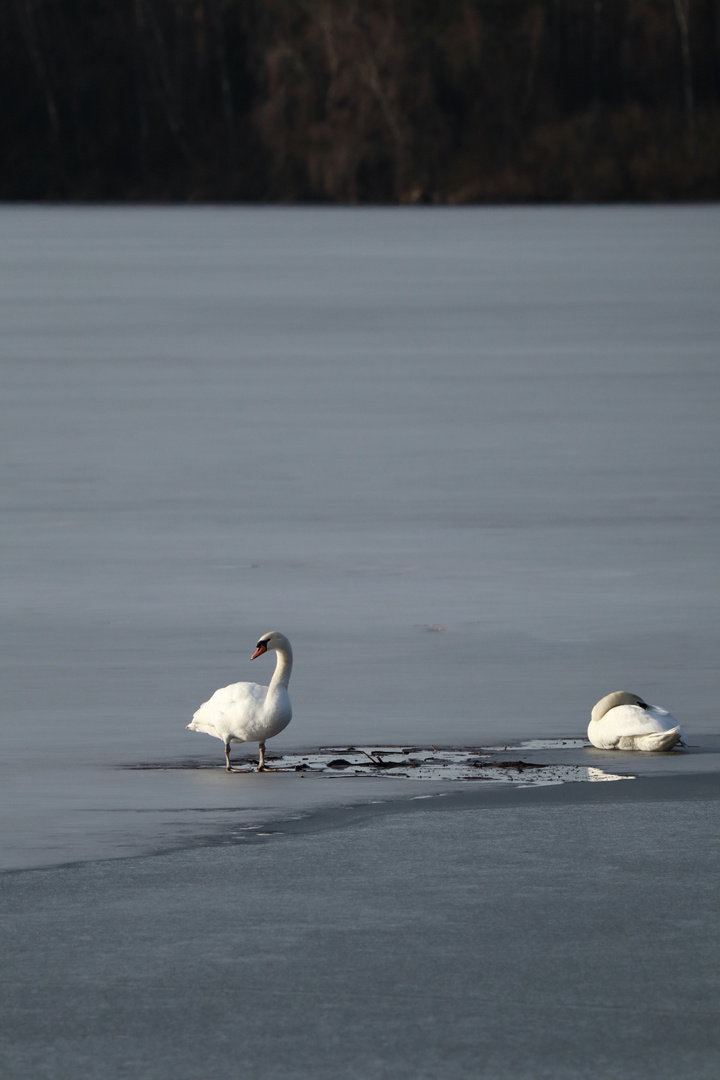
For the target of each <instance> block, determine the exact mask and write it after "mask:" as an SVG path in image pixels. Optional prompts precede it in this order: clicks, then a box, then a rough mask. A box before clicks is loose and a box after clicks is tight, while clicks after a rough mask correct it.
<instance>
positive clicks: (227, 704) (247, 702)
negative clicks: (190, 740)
mask: <svg viewBox="0 0 720 1080" xmlns="http://www.w3.org/2000/svg"><path fill="white" fill-rule="evenodd" d="M267 692H268V688H267V686H261V685H260V684H259V683H250V682H240V683H232V685H230V686H223V687H221V688H220V689H219V690H216V691H215V693H214V694H213V696H212V697H211V698H209V699H208V701H205V702H203V704H202V705H201V706H200V708H199V709H198V710H197V711H196V712H195V713H194V715H193V718H192V723H191V724H188V727H189V729H190V730H191V731H204V732H206V733H207V734H208V735H216V736H217V737H218V738H219V739H222V738H224V736H225V735H226V733H227V732H228V731H231V730H232V729H233V726H234V724H235V722H236V720H237V719H238V717H241V718H243V719H244V720H246V721H247V719H248V718H251V717H253V716H254V715H255V714H256V713H257V711H258V710H259V709H261V708H262V706H263V705H264V703H265V698H266V697H267Z"/></svg>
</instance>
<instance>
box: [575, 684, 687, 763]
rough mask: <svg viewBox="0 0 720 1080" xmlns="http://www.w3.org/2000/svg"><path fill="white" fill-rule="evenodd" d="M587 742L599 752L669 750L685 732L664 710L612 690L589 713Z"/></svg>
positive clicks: (622, 691) (683, 738)
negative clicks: (611, 692)
mask: <svg viewBox="0 0 720 1080" xmlns="http://www.w3.org/2000/svg"><path fill="white" fill-rule="evenodd" d="M588 739H589V740H590V742H591V743H592V744H593V746H597V747H598V748H599V749H600V750H672V748H673V746H675V745H676V743H679V742H685V732H684V731H683V729H682V728H681V727H680V725H679V724H678V722H677V720H676V719H675V717H674V716H671V715H670V713H669V712H668V711H667V710H666V709H661V708H660V706H659V705H648V704H647V702H645V701H643V699H642V698H640V697H638V696H637V694H628V693H627V691H625V690H616V691H615V692H614V693H613V694H606V695H605V697H604V698H601V699H600V701H598V703H597V705H596V706H595V708H594V709H593V711H592V714H591V719H590V725H589V727H588Z"/></svg>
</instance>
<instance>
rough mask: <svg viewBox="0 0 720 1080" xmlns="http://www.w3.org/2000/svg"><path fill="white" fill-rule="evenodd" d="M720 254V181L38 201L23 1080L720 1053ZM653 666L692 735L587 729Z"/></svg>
mask: <svg viewBox="0 0 720 1080" xmlns="http://www.w3.org/2000/svg"><path fill="white" fill-rule="evenodd" d="M719 271H720V214H719V213H718V210H717V208H716V207H676V208H672V209H670V208H665V207H644V208H641V207H632V208H628V207H614V208H533V209H454V210H423V209H407V210H405V209H397V210H396V209H393V210H391V209H387V210H382V209H372V210H371V209H367V210H366V209H363V210H359V209H358V210H342V209H337V210H336V209H278V208H275V209H258V208H255V209H249V208H239V209H238V208H197V209H177V208H173V209H158V208H138V209H120V208H118V209H113V208H93V209H83V208H70V209H66V208H22V207H12V208H11V207H6V208H4V209H2V210H0V345H1V347H2V353H1V355H2V361H1V364H0V376H1V378H2V396H1V400H0V411H1V420H2V423H1V425H0V432H1V437H2V440H3V445H2V455H1V456H0V474H1V476H2V484H1V485H0V506H1V507H2V518H3V568H4V574H3V579H2V599H3V610H4V616H5V617H4V620H3V624H2V651H1V656H2V666H3V671H2V676H3V694H2V705H1V712H0V737H1V740H2V743H1V749H2V756H1V759H0V784H1V785H2V787H1V791H2V798H1V801H0V809H1V810H2V820H1V821H0V852H1V853H2V854H1V861H0V867H2V868H3V869H5V870H15V871H22V872H21V873H5V874H2V875H0V887H2V890H3V895H4V898H5V903H6V907H5V909H4V910H6V914H7V920H6V930H7V935H8V936H7V941H6V943H5V948H4V955H5V961H6V962H5V967H4V980H3V982H4V989H3V995H4V997H3V1002H2V1006H3V1007H2V1009H1V1010H0V1016H2V1018H3V1019H2V1020H0V1026H1V1027H2V1031H0V1035H2V1038H3V1042H2V1045H3V1050H2V1051H1V1052H0V1067H2V1068H3V1069H4V1070H5V1072H6V1073H7V1075H17V1076H24V1077H33V1078H36V1077H37V1078H45V1077H48V1078H52V1080H65V1078H66V1077H67V1078H68V1080H69V1078H73V1080H74V1078H75V1077H77V1076H84V1077H87V1078H89V1080H92V1078H94V1077H97V1078H98V1080H114V1078H115V1077H117V1078H118V1080H121V1078H123V1077H126V1076H128V1075H133V1076H142V1077H144V1078H145V1077H147V1078H149V1080H164V1078H165V1077H168V1078H170V1077H172V1078H173V1080H185V1078H187V1080H196V1077H197V1076H200V1075H205V1074H207V1073H208V1071H210V1072H212V1074H213V1075H214V1076H216V1077H218V1078H224V1077H228V1080H230V1078H234V1077H235V1076H236V1075H237V1074H238V1073H237V1070H238V1067H239V1063H240V1064H244V1065H245V1067H246V1069H250V1071H251V1072H252V1075H253V1076H254V1077H258V1078H259V1080H277V1077H279V1076H293V1077H297V1078H303V1077H305V1076H307V1077H308V1078H310V1077H313V1078H317V1077H328V1080H330V1078H333V1080H334V1078H336V1077H338V1076H339V1075H342V1076H343V1077H348V1078H353V1077H357V1078H358V1080H376V1078H377V1080H385V1078H386V1077H387V1076H393V1077H396V1078H399V1080H405V1078H407V1080H424V1078H427V1080H435V1078H436V1077H437V1076H440V1075H442V1076H443V1077H445V1078H447V1080H459V1078H462V1080H466V1078H467V1080H475V1078H476V1077H478V1076H479V1075H482V1076H484V1077H488V1080H489V1078H495V1077H502V1078H503V1080H505V1078H506V1077H509V1076H512V1077H513V1080H524V1078H527V1080H538V1078H539V1077H545V1076H547V1077H548V1080H559V1078H560V1080H565V1078H567V1080H578V1078H584V1077H587V1078H588V1080H590V1078H596V1077H598V1076H613V1077H616V1078H618V1080H628V1078H633V1080H634V1078H637V1080H641V1078H642V1077H645V1076H647V1075H648V1072H652V1074H653V1075H654V1076H655V1077H657V1078H658V1080H665V1078H667V1080H675V1078H676V1077H677V1076H679V1075H681V1074H683V1070H685V1072H686V1073H687V1071H688V1070H690V1072H691V1073H692V1075H693V1076H694V1077H697V1078H698V1080H700V1078H704V1077H706V1076H707V1077H710V1076H711V1075H712V1076H714V1075H715V1072H716V1065H717V1041H716V1038H715V1035H714V1034H713V1030H714V1029H713V1022H712V1016H711V1010H712V1009H714V1004H715V1002H716V994H717V986H716V981H715V982H714V981H713V980H714V979H716V972H717V965H716V963H715V962H714V957H715V956H716V953H715V952H714V951H713V950H714V948H715V946H716V944H717V922H716V917H715V908H716V897H717V892H716V884H717V870H716V868H715V864H714V863H713V862H712V858H713V854H712V836H713V828H714V821H715V820H716V816H717V801H718V783H717V781H718V776H719V775H720V742H719V741H718V734H719V728H720V724H719V722H718V708H717V702H718V693H717V670H716V669H717V656H718V645H719V644H720V642H719V641H718V638H719V633H718V629H719V628H718V619H717V595H718V585H719V584H720V572H719V564H720V558H719V552H720V546H719V545H718V516H719V515H720V500H718V449H719V445H718V444H719V442H720V423H719V422H718V420H719V417H718V391H719V390H720V362H719V358H718V346H719V344H720V306H719V305H718V304H717V283H718V280H719V279H720V273H719ZM270 629H279V630H282V631H284V632H285V633H287V634H288V635H289V637H290V638H291V640H292V643H293V646H294V650H295V661H296V666H295V671H294V673H293V677H292V681H291V685H290V691H291V696H292V699H293V703H294V709H295V715H294V719H293V721H292V723H291V725H290V727H289V728H287V729H286V730H285V731H284V732H283V733H282V734H281V735H280V736H279V737H278V738H277V739H275V740H273V741H272V742H271V743H270V744H269V745H268V750H269V751H270V752H271V753H272V754H278V755H282V757H281V761H282V760H284V761H285V763H286V764H287V765H292V768H289V770H288V771H287V772H277V773H268V774H260V775H258V774H255V773H252V772H241V773H238V774H236V775H227V774H226V773H225V772H224V761H223V756H222V745H221V743H220V742H218V741H217V740H214V739H211V738H209V737H207V736H205V735H198V734H194V733H191V732H188V731H186V730H185V725H186V724H187V723H188V721H189V719H190V717H191V715H192V713H193V711H194V710H195V709H196V708H197V706H198V705H199V704H200V703H201V702H202V701H204V700H206V699H207V698H208V697H209V696H210V694H211V693H212V691H213V690H214V689H215V688H216V687H218V686H222V685H225V684H227V683H230V682H234V681H236V680H238V679H255V680H259V681H267V680H269V677H270V675H271V671H272V663H271V661H270V660H269V658H267V657H265V658H260V659H258V660H257V661H256V662H254V663H253V664H252V665H251V664H250V662H249V657H250V654H251V652H252V651H253V648H254V645H255V642H256V640H257V638H258V636H259V635H260V634H261V633H262V632H264V631H266V630H270ZM620 688H623V689H627V690H631V691H635V692H636V693H638V694H641V695H642V696H643V697H645V699H646V700H649V701H651V702H656V703H658V704H661V705H664V706H665V707H667V708H669V709H670V710H671V711H672V713H673V714H674V715H675V716H676V717H677V718H678V720H679V721H680V722H681V723H682V724H683V726H684V727H685V728H686V730H687V732H688V735H689V739H690V744H691V745H690V747H689V749H688V750H686V751H679V752H677V753H675V752H673V753H672V754H664V755H663V754H613V753H608V752H603V751H596V750H593V749H589V748H587V746H586V744H585V742H584V736H585V732H586V727H587V722H588V719H589V714H590V709H591V707H592V705H593V704H594V703H595V701H596V700H597V699H599V698H600V697H601V696H603V695H604V694H606V693H607V692H609V691H611V690H615V689H620ZM319 747H324V748H328V750H332V753H333V754H335V751H337V756H338V757H339V758H344V759H345V760H348V761H349V766H345V767H342V768H339V769H335V771H334V772H333V774H332V778H331V779H330V773H331V770H330V762H331V761H332V760H335V758H334V757H332V756H330V757H328V756H327V755H326V756H325V757H323V756H322V755H321V754H319V752H318V748H319ZM388 747H393V748H394V750H397V749H398V748H399V750H400V751H402V749H403V748H405V749H407V750H409V751H410V752H411V753H412V752H413V751H412V748H425V751H424V753H425V757H427V756H428V753H429V754H430V756H433V757H434V758H435V759H436V761H435V764H434V765H433V766H432V768H433V769H434V770H435V771H433V772H432V773H428V774H427V775H423V778H421V779H420V780H418V781H416V782H412V783H410V782H409V777H408V778H404V777H403V776H402V775H400V774H399V773H398V772H397V771H394V770H393V769H385V770H383V769H381V768H380V767H379V766H378V767H377V768H376V769H375V773H378V775H364V774H363V771H362V770H363V768H365V770H366V772H370V771H371V767H370V766H368V767H365V766H361V765H359V764H358V762H359V761H360V760H362V758H363V754H362V753H360V754H359V755H358V756H357V757H355V756H353V752H351V750H350V748H355V751H357V750H358V749H359V750H360V751H364V752H365V757H367V755H368V754H370V755H371V757H372V756H373V755H375V757H376V758H377V753H376V751H377V750H378V749H380V750H382V748H388ZM428 748H429V750H428ZM433 748H435V749H434V750H433ZM460 748H467V749H466V750H463V751H462V752H461V750H460ZM493 748H495V749H494V750H493ZM394 750H393V752H394ZM245 751H247V752H248V753H249V754H252V753H254V752H255V751H256V747H254V746H250V747H237V748H235V749H234V756H235V757H236V758H237V759H238V761H240V760H241V759H242V758H243V757H245V756H246V755H245ZM487 753H490V757H486V758H483V755H484V754H487ZM473 754H474V755H475V758H476V759H477V760H482V761H484V764H483V766H482V768H480V767H479V766H477V765H472V764H471V765H470V766H466V765H463V766H462V768H463V769H465V770H466V771H465V773H463V777H464V778H463V777H461V778H460V779H458V777H457V776H451V777H449V778H448V773H447V771H445V772H443V771H442V770H443V769H446V768H450V767H451V766H452V767H455V765H456V764H457V762H458V761H460V760H461V761H463V762H467V761H468V760H470V758H471V757H472V755H473ZM458 755H460V756H459V757H458ZM469 755H470V756H469ZM416 757H417V755H416ZM303 759H307V762H310V764H311V766H318V767H319V766H322V769H321V774H320V775H317V774H314V773H311V772H307V771H306V772H305V773H303V771H295V768H294V766H295V765H299V764H302V762H303ZM511 760H522V761H526V762H528V763H529V766H530V767H525V766H523V767H522V768H520V769H516V770H515V772H513V769H512V768H507V767H505V766H506V765H507V763H508V762H509V761H511ZM438 762H439V764H438ZM503 763H505V764H503ZM426 766H427V767H428V768H429V767H430V766H429V764H428V763H425V764H424V765H423V767H426ZM486 766H487V767H486ZM418 768H420V766H418ZM468 770H470V771H471V772H472V770H474V772H472V775H476V776H480V775H484V774H487V775H488V776H491V775H492V776H495V777H497V776H502V777H503V780H502V782H501V781H499V780H493V782H491V783H474V782H469V781H468V775H470V773H468ZM543 770H545V771H544V772H543ZM553 770H554V771H553ZM558 770H559V771H558ZM563 770H565V771H564V772H563ZM598 774H599V776H598ZM541 775H543V776H546V777H554V778H555V780H557V777H558V776H560V777H561V778H565V779H568V778H570V779H574V780H576V781H577V780H580V779H584V780H588V779H590V778H591V777H594V778H595V779H604V778H606V777H608V776H620V777H628V776H635V775H639V776H640V777H641V778H640V779H639V780H637V781H635V780H630V781H628V780H626V779H624V780H623V782H606V783H605V782H603V783H577V782H576V783H564V784H563V783H561V784H556V785H555V786H552V785H550V786H545V785H544V784H542V783H540V782H539V781H532V780H531V779H530V778H531V776H535V777H539V776H541ZM461 780H462V782H460V781H461ZM648 912H650V914H651V918H648ZM238 1017H241V1018H242V1019H241V1020H240V1021H239V1020H238ZM479 1062H482V1068H483V1069H484V1071H483V1072H482V1073H481V1072H480V1071H479V1065H478V1063H479Z"/></svg>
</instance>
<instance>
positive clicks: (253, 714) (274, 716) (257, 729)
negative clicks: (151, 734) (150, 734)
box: [187, 630, 293, 772]
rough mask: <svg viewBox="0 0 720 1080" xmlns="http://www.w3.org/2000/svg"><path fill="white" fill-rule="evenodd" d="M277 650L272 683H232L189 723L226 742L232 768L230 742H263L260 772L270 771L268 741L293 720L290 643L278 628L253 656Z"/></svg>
mask: <svg viewBox="0 0 720 1080" xmlns="http://www.w3.org/2000/svg"><path fill="white" fill-rule="evenodd" d="M273 651H275V652H276V653H277V663H276V665H275V672H274V674H273V677H272V679H271V680H270V685H269V686H261V685H260V684H259V683H254V682H239V683H233V685H232V686H223V687H222V689H221V690H216V691H215V693H214V694H213V696H212V697H211V698H210V700H209V701H206V702H205V704H204V705H201V706H200V708H199V709H198V711H197V712H196V713H195V715H194V716H193V718H192V723H191V724H188V725H187V726H188V729H189V730H190V731H204V732H205V733H206V734H208V735H214V736H215V738H216V739H222V741H223V742H224V743H225V767H226V771H227V772H234V771H235V770H234V769H232V768H231V767H230V743H234V742H235V743H242V742H256V743H259V744H260V760H259V762H258V767H257V772H269V771H271V770H270V769H269V767H268V766H267V765H266V764H265V740H266V739H271V738H272V737H273V735H278V734H279V733H280V732H281V731H282V730H283V728H286V727H287V726H288V724H289V723H290V721H291V720H292V705H291V704H290V695H289V694H288V682H289V681H290V673H291V672H292V665H293V654H292V648H291V646H290V642H289V641H288V639H287V638H286V637H285V635H284V634H279V633H278V632H277V631H276V630H273V631H271V632H270V633H269V634H263V636H262V637H261V638H260V640H259V641H258V643H257V646H256V648H255V652H254V653H253V654H252V656H251V657H250V659H251V660H254V659H255V657H256V656H262V654H263V653H265V652H273Z"/></svg>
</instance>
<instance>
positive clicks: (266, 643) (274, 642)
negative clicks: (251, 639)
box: [250, 630, 291, 660]
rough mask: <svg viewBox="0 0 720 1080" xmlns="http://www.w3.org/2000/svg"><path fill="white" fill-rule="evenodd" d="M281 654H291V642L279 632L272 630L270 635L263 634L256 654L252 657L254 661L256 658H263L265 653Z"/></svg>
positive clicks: (256, 647) (256, 648)
mask: <svg viewBox="0 0 720 1080" xmlns="http://www.w3.org/2000/svg"><path fill="white" fill-rule="evenodd" d="M273 649H274V650H275V651H279V652H291V649H290V642H289V641H288V639H287V638H286V637H285V635H284V634H281V633H280V632H279V631H278V630H270V631H269V633H267V634H263V635H262V637H261V638H259V639H258V643H257V645H256V646H255V652H254V653H253V654H252V656H251V657H250V659H251V660H254V659H255V657H256V656H262V654H263V653H266V652H272V650H273Z"/></svg>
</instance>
